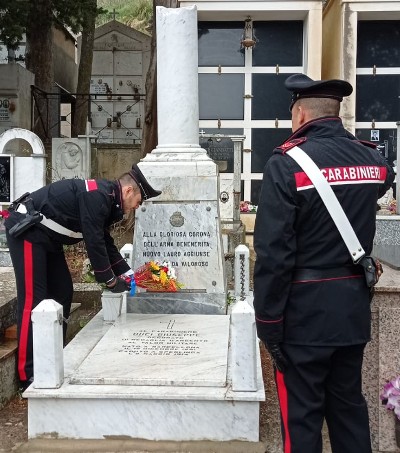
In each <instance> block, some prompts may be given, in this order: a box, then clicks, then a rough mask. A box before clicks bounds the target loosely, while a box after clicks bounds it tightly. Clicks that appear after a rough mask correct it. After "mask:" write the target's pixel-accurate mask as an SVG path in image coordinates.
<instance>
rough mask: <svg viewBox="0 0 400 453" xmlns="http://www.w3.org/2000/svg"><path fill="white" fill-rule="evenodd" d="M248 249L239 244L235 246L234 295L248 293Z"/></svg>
mask: <svg viewBox="0 0 400 453" xmlns="http://www.w3.org/2000/svg"><path fill="white" fill-rule="evenodd" d="M249 261H250V251H249V249H248V248H247V247H246V246H245V245H243V244H241V245H238V246H237V247H236V248H235V297H236V298H243V297H245V296H248V295H249V294H250V289H249V288H250V263H249Z"/></svg>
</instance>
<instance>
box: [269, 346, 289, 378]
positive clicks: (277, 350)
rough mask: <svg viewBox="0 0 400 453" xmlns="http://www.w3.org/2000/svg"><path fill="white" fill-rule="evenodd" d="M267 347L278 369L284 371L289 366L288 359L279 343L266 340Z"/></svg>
mask: <svg viewBox="0 0 400 453" xmlns="http://www.w3.org/2000/svg"><path fill="white" fill-rule="evenodd" d="M265 347H266V348H267V350H268V352H269V354H270V356H271V358H272V362H273V363H274V365H275V367H276V369H277V370H278V371H280V372H281V373H283V372H284V371H285V369H286V368H287V366H288V361H287V358H286V357H285V355H284V354H283V352H282V350H281V347H280V345H279V343H267V342H265Z"/></svg>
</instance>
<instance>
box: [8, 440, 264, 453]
mask: <svg viewBox="0 0 400 453" xmlns="http://www.w3.org/2000/svg"><path fill="white" fill-rule="evenodd" d="M265 448H266V446H265V444H264V443H262V442H240V441H230V442H210V441H198V442H161V441H148V440H139V439H104V440H74V439H70V440H64V439H59V440H58V439H31V440H29V442H27V443H26V444H23V445H21V446H20V447H19V448H17V450H16V453H24V452H29V453H46V452H49V453H54V452H55V451H57V452H63V453H76V452H78V451H79V452H81V453H101V452H104V453H109V452H115V453H144V452H152V453H168V452H171V453H215V452H218V453H264V452H265Z"/></svg>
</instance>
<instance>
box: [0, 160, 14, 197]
mask: <svg viewBox="0 0 400 453" xmlns="http://www.w3.org/2000/svg"><path fill="white" fill-rule="evenodd" d="M12 163H13V160H12V156H11V155H10V154H2V155H0V203H11V201H12V197H13V193H12V188H13V184H12V182H13V181H12V176H13V167H12Z"/></svg>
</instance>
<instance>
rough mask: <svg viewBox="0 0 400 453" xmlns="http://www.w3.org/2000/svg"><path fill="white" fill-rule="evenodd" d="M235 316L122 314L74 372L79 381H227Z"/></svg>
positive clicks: (188, 383) (216, 383) (192, 383)
mask: <svg viewBox="0 0 400 453" xmlns="http://www.w3.org/2000/svg"><path fill="white" fill-rule="evenodd" d="M228 339H229V316H225V315H171V314H167V315H135V314H127V315H125V316H124V317H121V318H118V320H117V321H116V323H115V324H114V325H113V326H112V327H111V328H110V330H109V331H108V332H107V333H106V335H105V336H104V337H103V338H102V340H101V341H100V342H99V343H98V344H97V346H96V347H95V348H94V349H93V351H92V352H91V353H90V354H89V355H88V357H87V358H86V359H85V360H84V362H83V363H82V365H81V366H80V368H79V369H78V370H77V371H76V373H75V375H74V376H73V377H72V380H71V383H74V384H92V385H96V384H99V385H100V384H111V385H112V384H114V385H177V386H200V387H209V386H217V387H223V386H225V385H226V372H227V354H228Z"/></svg>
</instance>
